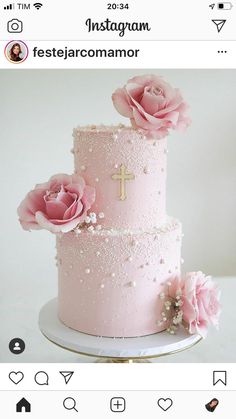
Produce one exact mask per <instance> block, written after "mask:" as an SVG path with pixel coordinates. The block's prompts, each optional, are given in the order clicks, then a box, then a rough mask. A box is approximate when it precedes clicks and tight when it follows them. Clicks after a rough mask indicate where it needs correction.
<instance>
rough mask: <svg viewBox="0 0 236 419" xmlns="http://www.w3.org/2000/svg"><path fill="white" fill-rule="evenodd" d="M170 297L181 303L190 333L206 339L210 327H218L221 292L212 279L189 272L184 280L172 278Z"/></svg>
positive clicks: (199, 273)
mask: <svg viewBox="0 0 236 419" xmlns="http://www.w3.org/2000/svg"><path fill="white" fill-rule="evenodd" d="M168 296H169V297H171V298H172V299H173V300H174V301H180V302H181V305H180V310H182V313H183V316H182V317H183V322H184V323H185V325H186V326H187V327H188V330H189V333H191V334H194V333H198V334H199V335H201V336H203V337H205V336H206V334H207V330H208V327H209V325H213V326H216V327H217V326H218V322H219V315H220V312H221V306H220V303H219V299H220V291H219V289H218V288H217V286H216V284H215V283H214V282H213V281H212V279H211V277H209V276H205V275H204V274H203V273H202V272H188V273H187V274H186V275H185V277H183V278H180V277H175V278H172V280H171V281H170V286H169V288H168ZM176 297H178V300H176Z"/></svg>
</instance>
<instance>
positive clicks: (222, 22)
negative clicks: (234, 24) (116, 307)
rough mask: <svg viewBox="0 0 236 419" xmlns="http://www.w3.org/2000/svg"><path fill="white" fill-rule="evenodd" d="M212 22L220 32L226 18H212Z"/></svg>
mask: <svg viewBox="0 0 236 419" xmlns="http://www.w3.org/2000/svg"><path fill="white" fill-rule="evenodd" d="M212 22H213V23H214V24H215V25H216V27H217V31H218V32H220V31H221V29H222V28H223V26H224V24H225V22H226V19H221V20H220V19H215V20H212Z"/></svg>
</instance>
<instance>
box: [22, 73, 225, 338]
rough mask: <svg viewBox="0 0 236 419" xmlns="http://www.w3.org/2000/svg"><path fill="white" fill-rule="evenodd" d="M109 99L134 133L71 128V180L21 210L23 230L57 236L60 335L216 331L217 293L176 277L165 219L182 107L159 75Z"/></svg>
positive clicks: (194, 276)
mask: <svg viewBox="0 0 236 419" xmlns="http://www.w3.org/2000/svg"><path fill="white" fill-rule="evenodd" d="M112 100H113V104H114V106H115V108H116V109H117V111H118V112H119V113H120V114H121V115H122V116H124V117H128V118H129V119H130V121H131V126H132V128H131V127H125V126H123V125H119V126H94V125H92V126H89V127H82V128H81V127H79V128H77V129H75V130H74V147H73V149H72V152H73V154H74V165H75V167H74V174H72V175H68V174H56V175H54V176H52V177H51V178H50V179H49V181H48V182H46V183H41V184H38V185H36V186H35V188H34V190H31V191H30V192H29V193H28V194H27V195H26V197H25V199H24V200H23V201H22V202H21V204H20V206H19V208H18V215H19V221H20V223H21V225H22V227H23V228H24V229H25V230H38V229H46V230H49V231H50V232H51V233H54V234H56V235H57V238H56V241H57V256H56V258H57V266H58V316H59V319H60V320H61V322H63V323H64V324H65V325H66V326H67V327H70V328H72V329H75V330H78V331H80V332H83V333H87V334H91V335H95V336H106V337H122V338H123V337H134V336H145V335H148V334H152V333H156V332H161V331H162V330H165V329H167V331H168V332H169V333H171V334H174V333H176V331H177V330H178V327H179V326H180V325H183V326H184V327H185V329H186V330H188V331H189V333H191V334H193V333H198V334H200V335H201V336H202V337H205V336H206V333H207V329H208V327H209V325H214V326H217V324H218V318H219V313H220V304H219V295H220V293H219V290H218V288H217V286H216V285H215V284H214V282H213V281H212V279H211V278H210V277H209V276H205V275H204V274H203V273H202V272H201V271H199V272H188V273H186V274H185V275H181V270H180V264H181V237H182V234H181V224H180V222H179V221H177V220H175V219H173V218H171V217H168V216H167V214H166V157H167V139H166V138H167V135H168V134H169V130H170V129H179V130H180V129H181V130H183V129H184V128H186V127H187V126H188V125H189V123H190V120H189V118H188V116H186V109H187V108H188V107H187V104H186V103H185V101H184V100H183V98H182V95H181V93H180V91H179V90H178V89H176V88H173V87H172V86H171V85H169V84H168V83H167V82H165V81H164V80H163V79H162V78H161V77H159V76H156V75H145V76H138V77H134V78H133V79H131V80H129V81H128V82H127V84H126V85H125V86H124V87H123V88H120V89H117V90H116V91H115V92H114V93H113V95H112Z"/></svg>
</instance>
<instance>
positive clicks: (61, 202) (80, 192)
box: [18, 174, 95, 233]
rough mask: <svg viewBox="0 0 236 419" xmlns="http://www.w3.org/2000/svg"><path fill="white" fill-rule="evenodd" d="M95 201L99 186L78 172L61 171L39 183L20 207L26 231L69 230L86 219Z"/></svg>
mask: <svg viewBox="0 0 236 419" xmlns="http://www.w3.org/2000/svg"><path fill="white" fill-rule="evenodd" d="M94 201H95V189H94V188H93V187H91V186H88V185H86V184H85V181H84V179H83V178H82V177H81V176H77V175H66V174H58V175H55V176H52V177H51V178H50V179H49V181H48V182H46V183H42V184H38V185H36V186H35V189H34V190H32V191H30V192H29V193H28V194H27V195H26V197H25V199H24V200H23V201H22V202H21V204H20V206H19V207H18V215H19V221H20V223H21V225H22V227H23V228H24V230H39V229H46V230H49V231H50V232H52V233H60V232H62V233H67V232H68V231H71V230H73V229H74V228H75V227H76V226H77V225H78V224H81V223H83V222H84V220H85V218H86V216H87V211H88V210H89V209H90V208H91V206H92V204H93V203H94Z"/></svg>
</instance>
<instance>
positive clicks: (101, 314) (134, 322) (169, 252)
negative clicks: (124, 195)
mask: <svg viewBox="0 0 236 419" xmlns="http://www.w3.org/2000/svg"><path fill="white" fill-rule="evenodd" d="M180 251H181V224H180V223H179V222H178V221H177V220H173V219H169V220H168V223H167V224H165V225H163V226H162V228H161V229H160V228H159V229H156V230H155V231H152V232H142V233H140V232H136V233H135V232H133V233H131V232H126V231H123V232H122V231H119V232H118V231H105V230H102V231H99V232H98V231H96V232H93V233H92V232H90V231H87V230H83V231H82V232H81V234H79V235H76V234H75V233H74V232H70V233H66V234H64V235H62V236H60V237H57V261H58V276H59V295H58V302H59V303H58V304H59V306H58V315H59V318H60V320H61V321H62V322H63V323H64V324H65V325H66V326H68V327H70V328H72V329H75V330H78V331H80V332H84V333H88V334H91V335H95V336H108V337H134V336H144V335H148V334H152V333H156V332H160V331H162V330H164V329H165V328H166V325H163V324H162V325H160V324H159V321H160V320H161V319H162V315H161V312H162V311H163V310H162V308H163V300H161V299H160V293H161V292H162V290H163V283H164V282H165V281H166V280H168V278H170V277H172V276H173V275H175V274H178V273H179V272H180V258H181V254H180Z"/></svg>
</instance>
